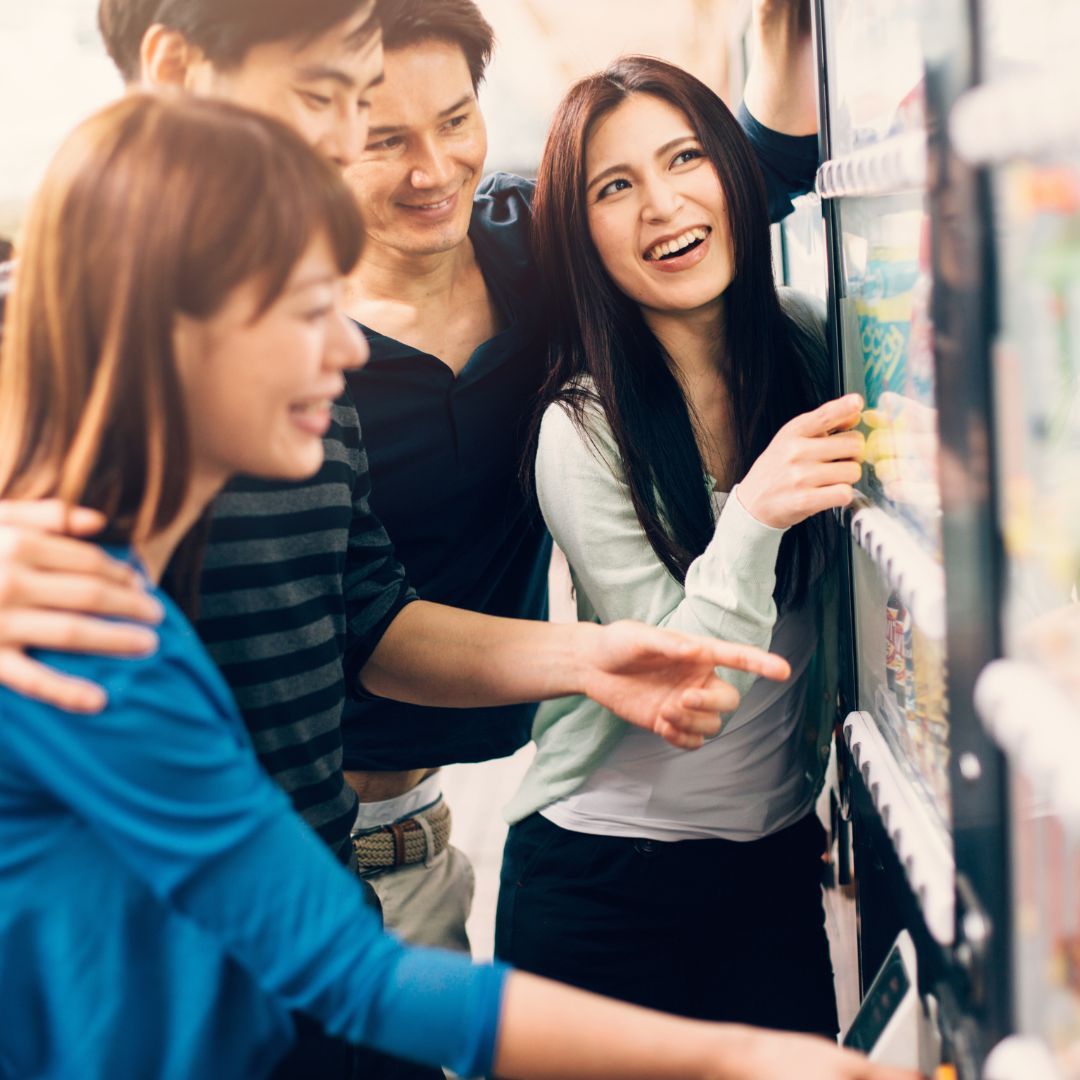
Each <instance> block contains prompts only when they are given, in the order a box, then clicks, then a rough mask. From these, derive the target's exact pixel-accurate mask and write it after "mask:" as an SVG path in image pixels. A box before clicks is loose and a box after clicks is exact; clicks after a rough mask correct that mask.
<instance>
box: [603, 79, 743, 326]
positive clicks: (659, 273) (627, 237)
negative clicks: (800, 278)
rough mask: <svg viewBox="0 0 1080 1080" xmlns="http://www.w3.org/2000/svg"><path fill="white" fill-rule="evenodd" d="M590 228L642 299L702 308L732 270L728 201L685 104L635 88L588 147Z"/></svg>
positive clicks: (614, 273) (611, 265)
mask: <svg viewBox="0 0 1080 1080" xmlns="http://www.w3.org/2000/svg"><path fill="white" fill-rule="evenodd" d="M585 178H586V179H585V183H586V191H585V199H586V205H587V207H588V221H589V233H590V235H591V237H592V241H593V243H594V244H595V245H596V250H597V252H598V254H599V256H600V259H601V261H602V262H603V264H604V267H605V269H606V270H607V272H608V273H609V274H610V275H611V278H612V280H613V281H614V282H615V284H616V286H618V288H619V289H620V290H621V291H622V292H624V293H625V294H626V295H627V296H629V297H630V298H631V299H633V300H635V301H636V302H637V303H638V304H640V305H641V306H642V307H643V308H645V309H647V310H653V311H657V312H668V313H676V312H690V311H696V310H698V309H700V308H702V307H704V306H706V305H708V304H711V303H713V302H715V301H716V300H718V298H719V297H720V296H721V295H722V294H723V292H724V290H725V289H726V288H727V287H728V285H730V284H731V279H732V277H733V276H734V260H733V256H732V245H731V231H730V229H729V227H728V219H727V203H726V200H725V198H724V190H723V187H722V186H721V184H720V179H719V177H718V176H717V174H716V169H715V168H714V167H713V165H712V163H711V162H710V161H709V159H708V158H707V157H706V156H705V151H704V149H703V148H702V145H701V141H700V140H699V139H698V137H697V135H696V133H695V132H694V128H693V125H692V124H691V123H690V121H689V119H688V118H687V117H686V114H685V113H683V112H682V111H681V110H680V109H678V108H676V107H675V106H674V105H671V104H669V103H668V102H667V101H664V100H663V99H661V98H658V97H654V96H653V95H652V94H645V93H638V94H633V95H632V96H630V97H628V98H627V99H626V100H625V101H623V102H622V103H621V104H619V105H618V106H617V107H616V108H615V109H613V110H612V111H611V112H610V113H608V114H607V115H606V116H604V117H603V118H602V119H601V120H600V121H599V122H598V123H597V124H596V125H595V127H594V128H593V130H592V132H591V133H590V135H589V138H588V141H587V143H586V147H585Z"/></svg>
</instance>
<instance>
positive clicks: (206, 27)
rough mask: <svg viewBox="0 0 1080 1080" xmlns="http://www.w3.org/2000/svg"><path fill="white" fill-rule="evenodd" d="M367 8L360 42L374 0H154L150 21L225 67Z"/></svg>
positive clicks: (374, 29) (370, 29)
mask: <svg viewBox="0 0 1080 1080" xmlns="http://www.w3.org/2000/svg"><path fill="white" fill-rule="evenodd" d="M103 2H105V3H108V2H110V0H103ZM111 2H112V3H113V4H114V5H119V4H122V3H123V2H124V0H111ZM127 2H128V3H129V4H130V5H132V6H134V5H136V4H138V3H141V2H143V0H127ZM365 8H368V9H369V11H368V17H367V19H365V20H364V22H363V23H361V24H360V26H358V27H357V28H356V30H355V31H354V33H353V34H352V35H351V39H350V41H349V44H350V45H351V46H353V47H355V48H360V47H361V46H362V45H364V44H366V43H367V42H368V41H370V40H371V39H372V38H373V37H374V36H375V35H376V34H377V33H378V32H379V18H378V11H377V0H304V2H303V3H300V2H298V0H158V4H157V10H156V11H155V12H154V16H153V21H154V22H157V23H161V24H162V25H163V26H167V27H168V28H169V29H170V30H176V31H177V32H179V33H181V34H183V35H184V37H185V38H187V40H188V41H190V42H191V44H192V45H194V46H196V47H197V48H199V49H201V50H202V52H203V54H204V55H205V56H206V58H207V59H208V60H209V61H210V63H211V64H213V65H214V67H216V68H221V69H228V68H235V67H237V66H238V65H239V64H242V63H243V61H244V58H245V57H246V56H247V54H248V53H249V52H250V51H251V50H252V49H253V48H255V47H256V46H257V45H266V44H269V43H270V42H276V41H288V40H290V39H296V40H297V41H298V42H300V43H306V42H309V41H314V40H315V39H316V38H317V37H319V36H321V35H322V34H325V33H326V32H327V31H328V30H331V29H332V28H333V27H335V26H337V25H338V23H341V22H344V21H345V20H346V19H348V18H351V17H352V16H354V15H356V14H358V13H360V12H362V11H363V10H364V9H365Z"/></svg>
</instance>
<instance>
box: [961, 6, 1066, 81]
mask: <svg viewBox="0 0 1080 1080" xmlns="http://www.w3.org/2000/svg"><path fill="white" fill-rule="evenodd" d="M981 16H982V24H983V35H984V37H985V40H986V58H987V62H986V75H987V78H988V79H990V80H992V81H996V80H998V79H1003V78H1009V77H1012V76H1016V75H1024V74H1030V73H1035V72H1040V71H1044V70H1046V68H1047V67H1049V66H1053V65H1059V64H1071V63H1074V62H1075V59H1076V50H1077V48H1078V47H1080V4H1077V3H1076V0H1024V3H1022V4H1020V3H1017V2H1016V0H982V12H981Z"/></svg>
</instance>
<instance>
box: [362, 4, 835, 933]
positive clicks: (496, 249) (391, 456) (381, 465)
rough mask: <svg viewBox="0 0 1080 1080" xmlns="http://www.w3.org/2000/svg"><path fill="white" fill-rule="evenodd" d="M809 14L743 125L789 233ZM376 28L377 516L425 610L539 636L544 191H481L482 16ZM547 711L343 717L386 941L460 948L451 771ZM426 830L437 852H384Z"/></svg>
mask: <svg viewBox="0 0 1080 1080" xmlns="http://www.w3.org/2000/svg"><path fill="white" fill-rule="evenodd" d="M807 11H808V8H807V5H805V4H803V3H798V2H796V3H792V2H790V0H757V2H756V4H755V6H754V16H755V26H756V28H757V33H758V38H759V45H760V47H759V55H758V57H757V60H756V62H755V64H754V67H753V69H752V73H751V78H750V82H749V84H748V88H747V94H748V97H747V101H748V103H749V104H750V105H751V106H752V107H753V109H754V110H755V113H756V117H755V116H753V115H751V114H750V113H749V112H748V111H747V110H746V109H745V108H744V109H742V110H741V111H740V121H741V123H742V124H743V127H744V129H745V130H746V133H747V135H748V136H749V138H750V140H751V142H752V144H753V145H754V147H755V149H756V151H757V154H758V157H759V160H760V162H761V165H762V169H763V173H764V175H765V179H766V187H767V190H768V195H769V204H770V208H771V210H772V213H773V216H774V218H777V219H778V218H780V217H783V216H784V215H786V214H787V213H788V212H789V211H790V209H791V198H792V196H793V195H794V194H798V193H801V192H802V191H805V190H806V189H807V188H809V187H810V186H811V185H812V183H813V179H814V174H815V171H816V166H817V138H816V135H814V134H813V133H814V132H815V131H816V109H815V96H814V93H813V78H814V70H813V57H812V50H811V48H810V35H809V24H808V23H806V24H801V23H800V20H801V19H803V18H804V16H805V15H806V13H807ZM380 18H381V20H382V25H383V35H384V38H383V41H384V48H385V67H386V78H385V80H384V82H383V83H382V84H381V85H380V86H379V87H377V88H376V89H375V90H374V91H373V93H372V113H371V124H372V126H371V131H370V134H369V138H368V143H367V147H366V149H365V151H364V153H363V154H362V155H361V157H360V160H359V162H358V163H357V164H356V165H354V166H351V167H350V168H349V169H348V170H346V176H347V178H348V179H349V180H350V182H352V183H353V185H354V187H355V190H356V193H357V199H358V201H359V203H360V205H361V208H362V211H363V214H364V221H365V227H366V229H367V233H368V241H367V244H366V247H365V251H364V253H363V254H362V256H361V259H360V262H359V264H358V266H357V269H356V272H355V274H354V276H353V279H352V282H351V285H352V289H353V292H352V295H351V298H350V308H349V310H350V313H351V314H353V315H354V317H355V318H356V319H357V321H358V322H359V323H360V324H361V326H362V327H363V329H364V331H365V333H366V334H367V336H368V340H369V344H370V347H371V359H370V362H369V363H368V365H367V366H366V367H365V368H364V369H363V370H360V371H358V372H355V373H353V374H352V375H351V376H350V378H349V383H350V387H351V389H352V391H353V397H354V400H355V402H356V406H357V411H358V413H359V415H360V422H361V425H362V427H363V431H364V436H365V440H366V443H367V447H368V454H369V463H370V468H371V475H372V484H373V495H372V502H373V507H374V509H375V511H376V513H377V514H378V516H379V518H380V520H381V521H382V522H383V523H384V525H385V526H386V528H387V531H388V532H389V533H390V535H391V536H392V537H393V539H394V545H395V550H396V554H397V557H398V559H399V560H400V561H401V562H402V564H403V565H404V566H405V568H406V571H407V573H408V575H409V579H410V582H411V584H412V585H413V587H414V588H415V589H416V590H417V592H418V593H419V594H420V595H421V596H422V597H424V598H425V599H426V600H433V601H438V602H440V603H445V604H452V605H454V606H456V607H463V608H468V609H470V610H472V611H478V612H484V613H487V614H492V615H500V616H511V617H514V618H519V619H520V618H525V619H543V618H545V617H546V615H547V573H548V563H549V559H550V553H551V541H550V538H549V537H548V535H547V532H546V529H545V528H544V524H543V521H542V519H541V517H540V514H539V510H538V508H537V507H536V506H535V504H534V503H533V501H532V500H530V499H529V498H527V497H526V495H525V494H524V491H523V488H522V486H521V484H520V483H519V480H518V473H519V467H520V465H521V454H522V448H523V446H524V445H525V441H526V440H525V430H526V427H527V425H528V422H529V413H530V409H531V407H532V404H533V401H534V399H535V396H536V393H537V391H538V390H539V387H540V382H541V378H542V374H543V371H544V366H545V360H546V356H545V344H546V342H545V334H544V329H543V327H542V326H539V325H537V323H536V314H537V313H536V309H535V303H534V297H535V295H536V292H537V289H538V283H537V281H536V276H535V269H534V266H533V262H532V257H531V254H530V251H529V225H530V218H531V211H530V204H531V199H532V184H531V182H530V181H527V180H524V179H522V178H520V177H515V176H508V175H506V174H495V175H493V176H489V177H487V178H486V179H484V180H481V176H482V175H483V169H484V159H485V156H486V150H487V141H486V134H485V128H484V119H483V116H482V113H481V111H480V108H479V105H478V102H477V97H476V93H477V88H478V86H479V84H480V82H481V80H482V79H483V75H484V69H485V66H486V64H487V61H488V59H489V58H490V55H491V50H492V47H493V42H494V38H493V34H492V31H491V27H490V26H489V25H488V24H487V22H486V21H485V19H484V17H483V15H482V14H481V13H480V11H479V9H478V8H477V6H476V4H475V3H473V0H381V2H380ZM759 119H764V120H766V121H767V123H768V127H766V126H764V125H763V124H762V123H760V122H759ZM774 129H780V130H774ZM781 132H788V133H789V134H782V133H781ZM534 709H535V707H534V706H533V705H513V706H506V707H502V708H483V709H471V710H468V711H466V712H464V713H463V712H462V711H461V710H459V709H458V710H450V709H447V708H433V707H430V706H427V707H420V706H417V705H410V704H406V703H401V702H395V701H385V700H372V699H368V700H360V701H355V702H347V703H346V706H345V713H344V718H343V735H344V743H345V768H346V777H347V779H348V780H349V782H350V784H352V786H353V787H354V788H355V789H356V790H357V792H358V793H359V795H360V799H361V805H360V808H359V811H358V814H357V822H356V824H357V829H356V849H357V853H358V855H359V858H360V862H361V865H362V866H363V867H364V868H365V872H366V873H367V874H368V875H369V877H368V880H369V881H370V882H371V884H372V885H373V886H374V887H375V889H376V891H377V892H378V893H379V895H380V898H381V900H382V903H383V910H384V915H385V917H386V920H387V925H388V926H391V927H392V928H394V929H396V930H397V931H398V932H399V933H401V934H402V935H403V936H405V937H406V938H408V939H410V940H412V941H415V942H418V943H424V944H434V945H442V946H446V947H449V948H461V949H467V948H468V939H467V937H466V934H465V920H466V918H467V916H468V912H469V905H470V902H471V895H472V877H471V870H470V868H469V866H468V863H467V861H466V859H465V856H464V855H463V854H462V853H461V852H459V851H457V850H456V849H455V848H453V847H452V846H450V845H449V844H448V836H449V831H450V830H449V813H448V810H447V808H446V806H445V803H444V802H443V801H442V799H441V795H440V791H439V779H438V775H437V769H438V767H439V766H441V765H446V764H450V763H453V762H470V761H483V760H486V759H489V758H495V757H501V756H504V755H506V754H509V753H512V752H513V751H514V750H516V749H517V748H518V747H520V746H522V745H523V744H524V743H525V742H527V741H528V739H529V733H530V729H531V722H532V717H533V713H534ZM494 809H495V808H493V812H494ZM424 826H427V827H428V829H429V830H430V831H431V835H432V836H433V838H434V843H433V844H431V845H424V844H416V845H414V846H413V847H412V848H411V850H409V851H404V850H401V851H399V850H398V849H396V848H394V849H391V848H390V846H389V845H388V844H387V843H386V838H387V836H388V835H393V833H394V830H398V831H400V830H402V829H406V830H412V831H414V832H415V831H416V830H418V829H422V828H424Z"/></svg>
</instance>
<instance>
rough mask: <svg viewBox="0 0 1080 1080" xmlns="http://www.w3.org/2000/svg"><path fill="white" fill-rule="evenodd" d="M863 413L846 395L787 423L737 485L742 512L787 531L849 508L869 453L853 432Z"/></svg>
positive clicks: (852, 397) (855, 399)
mask: <svg viewBox="0 0 1080 1080" xmlns="http://www.w3.org/2000/svg"><path fill="white" fill-rule="evenodd" d="M862 407H863V399H862V398H861V397H860V396H859V395H858V394H848V395H847V396H846V397H842V398H837V399H835V400H834V401H827V402H826V403H825V404H824V405H822V406H820V407H819V408H817V409H815V410H814V411H813V412H808V413H803V414H801V415H800V416H796V417H795V418H794V419H792V420H789V421H788V422H787V423H786V424H785V425H784V426H783V427H782V428H781V429H780V430H779V431H778V432H777V433H776V435H775V436H774V437H773V440H772V442H771V443H769V445H768V446H767V447H766V448H765V451H764V452H763V453H762V454H761V455H760V457H758V459H757V461H755V462H754V464H753V465H752V466H751V467H750V471H749V472H748V473H747V474H746V476H745V477H743V479H742V480H741V481H740V482H739V485H738V491H737V497H738V499H739V502H741V503H742V505H743V507H744V508H745V509H746V510H747V511H748V512H749V513H750V514H752V515H753V516H754V517H755V518H756V519H757V520H758V521H760V522H761V523H762V524H763V525H768V526H769V527H770V528H773V529H787V528H790V527H791V526H792V525H797V524H799V522H800V521H805V520H806V519H807V518H809V517H813V515H814V514H819V513H821V511H822V510H831V509H834V508H836V507H842V506H848V505H850V503H851V501H852V499H853V498H854V497H855V489H854V485H855V484H856V483H857V482H858V480H859V478H860V477H861V476H862V461H863V456H864V454H865V451H866V442H865V439H864V438H863V436H862V434H861V433H860V432H858V431H854V430H852V429H853V428H855V426H856V425H857V424H858V423H859V420H860V418H861V416H862Z"/></svg>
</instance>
